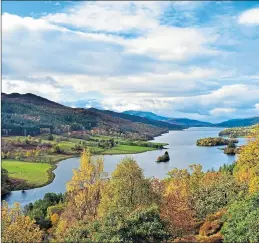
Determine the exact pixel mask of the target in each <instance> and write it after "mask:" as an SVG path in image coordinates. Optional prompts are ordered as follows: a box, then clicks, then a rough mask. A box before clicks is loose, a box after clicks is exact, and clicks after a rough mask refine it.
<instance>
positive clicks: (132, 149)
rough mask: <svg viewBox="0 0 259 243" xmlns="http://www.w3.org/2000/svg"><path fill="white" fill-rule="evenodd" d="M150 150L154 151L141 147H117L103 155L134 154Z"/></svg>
mask: <svg viewBox="0 0 259 243" xmlns="http://www.w3.org/2000/svg"><path fill="white" fill-rule="evenodd" d="M151 150H156V149H155V148H150V147H142V146H129V145H117V146H115V147H113V148H111V149H108V150H105V151H104V152H103V154H135V153H142V152H146V151H151Z"/></svg>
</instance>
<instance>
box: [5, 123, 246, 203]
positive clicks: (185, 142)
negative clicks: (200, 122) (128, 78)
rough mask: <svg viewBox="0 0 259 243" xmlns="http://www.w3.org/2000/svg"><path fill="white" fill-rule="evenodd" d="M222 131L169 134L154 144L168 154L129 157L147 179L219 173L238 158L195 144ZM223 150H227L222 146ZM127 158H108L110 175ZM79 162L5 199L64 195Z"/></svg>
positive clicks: (241, 141) (62, 166)
mask: <svg viewBox="0 0 259 243" xmlns="http://www.w3.org/2000/svg"><path fill="white" fill-rule="evenodd" d="M221 130H222V128H190V129H187V130H184V131H170V132H169V133H166V134H163V135H162V136H159V137H156V138H155V140H153V142H164V143H168V144H169V145H168V146H167V149H166V150H155V151H149V152H145V153H140V154H134V155H129V156H132V157H134V158H135V159H136V161H137V162H138V164H139V165H140V167H141V168H142V169H143V171H144V174H145V175H146V176H147V177H152V176H154V177H158V178H164V177H165V176H166V175H167V173H168V171H170V170H171V169H173V168H175V167H177V168H180V169H182V168H188V165H190V164H201V165H202V166H203V169H204V170H208V169H211V168H214V169H217V168H219V167H220V166H221V165H222V164H224V163H232V162H233V161H234V160H235V156H228V155H225V154H224V153H223V151H222V150H219V149H218V148H219V147H197V146H196V140H197V139H199V138H204V137H216V136H218V133H219V132H220V131H221ZM242 144H245V139H243V138H239V145H242ZM223 147H224V146H223ZM165 151H168V152H169V155H170V158H171V159H170V161H169V162H167V163H156V162H155V161H156V158H157V157H158V156H160V155H163V154H164V152H165ZM125 156H126V155H105V156H103V157H104V168H105V171H106V172H109V173H111V172H112V171H113V170H114V169H115V167H116V165H117V164H118V163H119V161H120V160H121V159H122V158H123V157H125ZM78 166H79V158H71V159H66V160H63V161H61V162H60V163H59V164H58V167H57V169H56V170H55V171H54V173H55V175H56V177H55V179H54V181H53V182H52V183H51V184H49V185H47V186H44V187H41V188H35V189H31V190H27V191H25V192H24V193H22V192H21V191H15V192H12V193H10V194H9V195H7V196H5V198H2V199H5V200H6V201H7V202H8V203H9V204H10V205H11V204H13V203H14V202H20V203H21V205H23V206H24V205H25V204H28V203H29V202H33V201H35V200H37V199H40V198H42V197H43V196H44V194H45V193H47V192H55V193H59V192H64V191H65V186H66V183H67V182H68V181H69V180H70V179H71V177H72V174H73V172H72V170H73V169H74V168H78Z"/></svg>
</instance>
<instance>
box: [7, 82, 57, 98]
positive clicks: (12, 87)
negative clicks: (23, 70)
mask: <svg viewBox="0 0 259 243" xmlns="http://www.w3.org/2000/svg"><path fill="white" fill-rule="evenodd" d="M2 91H3V92H5V93H8V94H9V93H22V94H25V93H33V94H38V95H41V96H43V97H47V98H49V99H51V100H54V101H58V100H60V93H61V90H60V88H57V87H55V86H53V85H51V84H44V83H42V84H41V83H31V82H26V81H23V80H6V79H3V80H2Z"/></svg>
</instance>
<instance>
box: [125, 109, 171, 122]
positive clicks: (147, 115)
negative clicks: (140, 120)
mask: <svg viewBox="0 0 259 243" xmlns="http://www.w3.org/2000/svg"><path fill="white" fill-rule="evenodd" d="M122 113H123V114H128V115H134V116H140V117H145V118H148V119H152V120H156V121H166V120H169V119H170V118H168V117H164V116H159V115H157V114H155V113H153V112H148V111H133V110H128V111H124V112H122Z"/></svg>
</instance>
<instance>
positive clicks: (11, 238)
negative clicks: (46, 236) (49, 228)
mask: <svg viewBox="0 0 259 243" xmlns="http://www.w3.org/2000/svg"><path fill="white" fill-rule="evenodd" d="M34 223H35V221H34V220H31V219H30V218H29V217H27V216H24V215H23V213H22V209H21V207H20V204H19V203H15V204H14V206H13V207H12V208H9V207H8V204H7V202H5V201H3V203H2V220H1V227H2V242H26V243H27V242H28V243H29V242H30V243H31V242H41V241H42V232H41V231H40V228H39V226H37V225H36V224H34Z"/></svg>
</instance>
